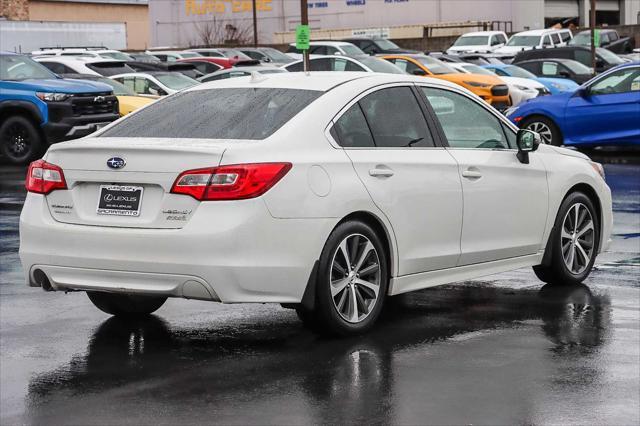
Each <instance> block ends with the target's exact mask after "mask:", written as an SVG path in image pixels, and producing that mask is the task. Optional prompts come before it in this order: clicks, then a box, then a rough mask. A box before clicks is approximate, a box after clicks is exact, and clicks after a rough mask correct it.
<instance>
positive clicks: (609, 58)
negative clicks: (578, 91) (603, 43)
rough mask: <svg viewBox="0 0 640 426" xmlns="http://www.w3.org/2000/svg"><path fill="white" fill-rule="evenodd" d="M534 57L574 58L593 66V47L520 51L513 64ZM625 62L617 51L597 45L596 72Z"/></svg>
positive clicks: (585, 64) (583, 63)
mask: <svg viewBox="0 0 640 426" xmlns="http://www.w3.org/2000/svg"><path fill="white" fill-rule="evenodd" d="M532 59H573V60H574V61H578V62H580V63H581V64H582V65H584V66H587V67H591V49H589V48H587V47H582V46H567V47H553V48H550V49H533V50H525V51H522V52H518V54H517V55H516V57H515V58H514V59H513V64H518V63H519V62H524V61H529V60H532ZM624 63H625V62H624V61H623V60H622V58H620V57H619V56H618V55H616V54H615V53H613V52H611V51H609V50H607V49H603V48H601V47H596V72H597V73H600V72H603V71H605V70H608V69H609V68H613V67H615V66H617V65H620V64H624Z"/></svg>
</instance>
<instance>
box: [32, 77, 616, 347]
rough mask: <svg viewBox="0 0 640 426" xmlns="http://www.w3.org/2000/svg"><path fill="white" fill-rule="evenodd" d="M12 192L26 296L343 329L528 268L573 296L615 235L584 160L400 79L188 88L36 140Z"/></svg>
mask: <svg viewBox="0 0 640 426" xmlns="http://www.w3.org/2000/svg"><path fill="white" fill-rule="evenodd" d="M26 186H27V189H28V192H29V193H28V196H27V198H26V201H25V204H24V209H23V211H22V216H21V218H20V257H21V260H22V264H23V266H24V271H25V273H26V280H27V283H28V284H29V285H30V286H33V287H42V288H43V289H45V290H49V291H86V292H87V294H88V296H89V299H90V300H91V301H92V302H93V303H94V304H95V305H96V306H97V307H98V308H99V309H101V310H102V311H104V312H106V313H108V314H112V315H124V316H126V315H145V314H149V313H151V312H154V311H155V310H157V309H158V308H159V307H160V306H162V304H163V303H164V302H165V301H166V299H167V298H168V297H179V298H185V299H200V300H210V301H215V302H222V303H250V302H253V303H256V302H258V303H264V302H274V303H280V304H282V305H283V306H284V307H288V308H294V309H296V310H297V312H298V314H299V317H300V318H301V319H302V320H303V322H304V323H305V324H307V325H309V326H311V327H313V328H314V329H316V330H322V331H326V332H330V333H334V334H343V335H345V334H352V333H358V332H363V331H365V330H367V329H369V328H370V327H371V326H372V325H373V324H374V323H375V321H376V319H377V318H378V317H379V315H380V312H381V310H382V309H383V307H384V304H385V300H386V299H387V298H388V297H389V296H393V295H397V294H400V293H405V292H409V291H414V290H419V289H423V288H426V287H430V286H434V285H439V284H444V283H450V282H454V281H460V280H465V279H470V278H474V277H479V276H482V275H487V274H493V273H497V272H501V271H506V270H510V269H515V268H521V267H525V266H533V269H534V271H535V273H536V275H537V276H538V277H539V278H540V279H541V280H542V281H544V282H547V283H552V284H557V285H562V284H570V283H579V282H581V281H583V280H584V279H585V278H586V277H587V276H588V274H589V273H590V271H591V268H592V267H593V264H594V260H595V258H596V255H597V254H598V253H599V252H601V251H602V250H604V249H605V248H606V247H607V245H608V243H609V235H610V232H611V226H612V213H611V193H610V190H609V188H608V186H607V184H606V183H605V180H604V173H603V169H602V167H601V166H600V165H599V164H597V163H594V162H591V161H590V160H589V159H588V158H587V157H586V156H584V155H582V154H580V153H578V152H576V151H571V150H567V149H563V148H559V147H554V146H549V145H539V137H538V135H537V134H535V133H533V132H531V131H527V130H518V129H517V128H516V127H514V126H513V125H512V124H511V123H510V122H509V121H508V120H506V119H505V118H504V117H503V116H502V115H500V114H499V113H498V112H497V111H496V110H494V109H493V108H491V107H490V106H489V105H487V104H486V103H485V102H483V101H482V100H481V99H480V98H478V97H476V96H475V95H473V94H472V93H470V92H469V91H467V90H465V89H463V88H461V87H459V86H455V85H452V84H449V83H447V82H444V81H442V80H433V79H429V78H424V77H414V76H408V75H407V76H405V75H397V74H388V75H384V74H373V73H367V74H365V73H356V72H347V73H339V72H334V73H311V74H310V75H305V74H304V73H290V74H289V73H288V74H273V75H270V76H268V77H265V76H261V77H257V76H254V77H251V78H250V77H242V78H234V79H229V80H226V81H224V80H223V81H218V82H212V83H206V84H203V85H199V86H197V87H194V88H190V89H187V90H185V91H182V92H179V93H177V94H175V95H172V96H168V97H167V98H165V99H162V100H159V101H157V102H155V103H153V104H151V105H149V106H148V107H145V108H143V109H141V110H139V111H137V112H135V113H133V114H130V115H129V116H127V117H125V118H123V119H120V120H118V121H116V122H114V123H113V124H111V125H109V126H107V127H105V128H104V129H101V130H100V131H99V132H97V133H94V134H93V135H91V136H90V137H86V138H83V139H79V140H75V141H71V142H65V143H60V144H56V145H54V146H52V147H51V148H50V149H49V151H48V152H47V153H46V155H45V157H44V158H43V159H41V160H38V161H36V162H34V163H32V164H31V165H30V167H29V170H28V176H27V181H26Z"/></svg>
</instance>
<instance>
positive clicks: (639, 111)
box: [506, 62, 640, 148]
mask: <svg viewBox="0 0 640 426" xmlns="http://www.w3.org/2000/svg"><path fill="white" fill-rule="evenodd" d="M506 115H507V117H509V119H510V120H511V121H512V122H514V123H515V124H516V125H518V126H519V127H521V128H523V129H529V130H533V131H534V132H537V133H539V134H540V136H541V137H542V139H543V141H544V142H545V143H548V144H551V145H562V144H564V145H574V146H580V147H584V148H591V147H595V146H599V145H640V62H630V63H627V64H623V65H619V66H617V67H615V68H611V69H610V70H608V71H606V72H605V73H602V74H600V75H598V76H596V77H594V78H592V79H591V80H589V81H587V82H586V83H584V84H583V85H582V86H580V87H579V88H578V89H576V90H575V91H573V92H570V93H563V94H560V95H555V96H543V97H538V98H534V99H531V100H529V101H528V102H525V103H523V104H520V105H519V106H517V107H514V108H511V109H509V110H507V111H506Z"/></svg>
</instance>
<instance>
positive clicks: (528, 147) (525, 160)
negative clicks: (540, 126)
mask: <svg viewBox="0 0 640 426" xmlns="http://www.w3.org/2000/svg"><path fill="white" fill-rule="evenodd" d="M541 141H542V139H541V138H540V135H539V134H537V133H536V132H533V131H531V130H526V129H520V130H518V134H517V136H516V143H517V145H518V154H517V157H518V160H519V161H520V162H521V163H522V164H529V153H530V152H533V151H535V150H537V149H538V146H539V145H540V143H541Z"/></svg>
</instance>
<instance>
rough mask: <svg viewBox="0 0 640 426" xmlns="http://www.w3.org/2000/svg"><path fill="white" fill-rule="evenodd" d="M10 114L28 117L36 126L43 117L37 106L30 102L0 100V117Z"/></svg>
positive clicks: (38, 125)
mask: <svg viewBox="0 0 640 426" xmlns="http://www.w3.org/2000/svg"><path fill="white" fill-rule="evenodd" d="M12 115H21V116H23V117H26V118H29V119H30V120H32V121H33V122H34V124H35V125H36V127H38V128H39V127H40V124H41V123H42V121H43V119H44V117H43V115H42V113H41V112H40V110H39V109H38V107H37V106H36V105H34V104H32V103H31V102H27V101H18V100H15V101H4V102H0V118H3V119H4V118H7V117H9V116H12Z"/></svg>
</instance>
